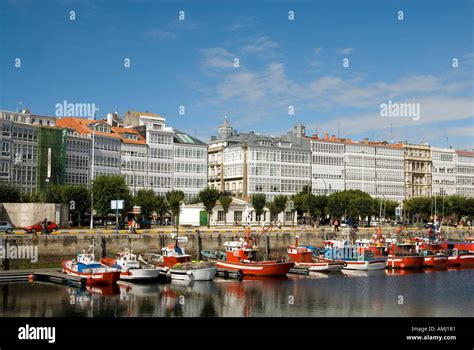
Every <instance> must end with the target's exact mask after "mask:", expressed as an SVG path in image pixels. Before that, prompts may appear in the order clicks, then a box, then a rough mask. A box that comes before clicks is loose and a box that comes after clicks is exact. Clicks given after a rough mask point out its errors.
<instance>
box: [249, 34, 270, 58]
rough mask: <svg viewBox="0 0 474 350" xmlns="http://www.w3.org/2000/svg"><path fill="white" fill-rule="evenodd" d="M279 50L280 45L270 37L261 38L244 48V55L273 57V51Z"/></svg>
mask: <svg viewBox="0 0 474 350" xmlns="http://www.w3.org/2000/svg"><path fill="white" fill-rule="evenodd" d="M276 48H278V44H277V43H276V42H274V41H272V40H271V39H270V38H269V37H268V36H261V37H259V38H257V39H255V40H253V41H252V42H251V43H249V44H246V45H244V46H242V48H241V50H242V52H244V53H249V54H256V55H260V56H272V55H273V50H275V49H276Z"/></svg>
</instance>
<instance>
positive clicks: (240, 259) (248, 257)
mask: <svg viewBox="0 0 474 350" xmlns="http://www.w3.org/2000/svg"><path fill="white" fill-rule="evenodd" d="M270 227H271V226H270ZM267 230H268V229H266V230H265V229H264V231H263V232H262V234H263V233H265V232H267ZM260 236H261V235H260ZM260 236H258V237H257V238H256V239H255V240H253V241H252V239H251V238H250V227H247V228H246V229H245V238H241V239H240V240H238V241H231V242H225V243H224V246H225V248H226V250H225V252H221V251H202V252H201V253H202V255H203V256H204V257H205V258H207V259H208V260H211V261H215V262H216V264H217V267H218V268H219V269H222V270H224V271H228V272H236V273H237V274H238V275H241V276H242V277H243V276H285V275H286V274H287V273H288V271H290V269H291V268H292V267H293V265H294V263H293V262H284V261H278V260H266V261H257V251H258V247H257V246H256V245H255V242H257V241H258V238H259V237H260Z"/></svg>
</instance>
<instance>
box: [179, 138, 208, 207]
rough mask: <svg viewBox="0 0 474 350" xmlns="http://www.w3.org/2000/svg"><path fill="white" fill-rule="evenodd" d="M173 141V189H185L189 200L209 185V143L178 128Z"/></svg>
mask: <svg viewBox="0 0 474 350" xmlns="http://www.w3.org/2000/svg"><path fill="white" fill-rule="evenodd" d="M173 143H174V159H173V167H174V169H173V189H176V190H181V191H183V192H184V195H185V199H186V200H188V201H189V200H192V199H194V198H196V197H197V195H198V194H199V191H201V190H202V189H203V188H205V187H206V186H207V158H208V156H207V144H206V143H204V142H202V141H200V140H198V139H196V138H194V137H192V136H190V135H188V134H186V133H183V132H181V131H178V130H175V132H174V138H173Z"/></svg>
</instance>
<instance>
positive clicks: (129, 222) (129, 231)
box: [128, 219, 133, 234]
mask: <svg viewBox="0 0 474 350" xmlns="http://www.w3.org/2000/svg"><path fill="white" fill-rule="evenodd" d="M132 230H133V221H132V219H128V233H129V234H130V233H132Z"/></svg>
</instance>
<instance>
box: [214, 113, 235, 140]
mask: <svg viewBox="0 0 474 350" xmlns="http://www.w3.org/2000/svg"><path fill="white" fill-rule="evenodd" d="M233 134H234V129H233V128H232V126H231V125H230V122H229V120H228V119H227V116H224V123H222V125H221V126H219V128H218V129H217V137H218V138H219V139H228V138H229V137H231V136H232V135H233Z"/></svg>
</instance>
